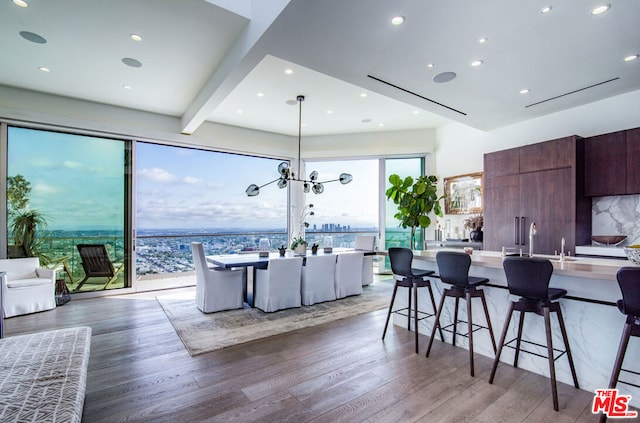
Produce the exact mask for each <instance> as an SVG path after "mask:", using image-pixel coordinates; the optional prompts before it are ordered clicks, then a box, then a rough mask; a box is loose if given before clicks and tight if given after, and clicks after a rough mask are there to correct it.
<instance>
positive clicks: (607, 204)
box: [591, 195, 640, 245]
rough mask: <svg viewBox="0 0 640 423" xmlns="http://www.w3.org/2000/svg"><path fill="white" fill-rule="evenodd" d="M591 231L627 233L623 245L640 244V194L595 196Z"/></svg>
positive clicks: (601, 233)
mask: <svg viewBox="0 0 640 423" xmlns="http://www.w3.org/2000/svg"><path fill="white" fill-rule="evenodd" d="M591 210H592V219H591V233H592V234H593V235H626V236H627V239H626V240H625V241H624V242H623V243H622V244H621V245H631V244H640V195H618V196H611V197H594V198H593V200H592V206H591Z"/></svg>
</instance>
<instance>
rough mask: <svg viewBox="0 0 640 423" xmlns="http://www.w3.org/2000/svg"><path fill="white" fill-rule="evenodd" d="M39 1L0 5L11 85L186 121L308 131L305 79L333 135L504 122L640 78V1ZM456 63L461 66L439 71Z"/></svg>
mask: <svg viewBox="0 0 640 423" xmlns="http://www.w3.org/2000/svg"><path fill="white" fill-rule="evenodd" d="M26 1H27V2H28V4H29V7H26V8H21V7H18V6H15V5H14V4H13V2H12V1H11V0H3V2H2V3H1V4H0V52H2V61H1V62H0V84H2V85H8V86H15V87H19V88H24V89H29V90H34V91H41V92H46V93H51V94H57V95H62V96H68V97H72V98H78V99H84V100H90V101H94V102H98V103H105V104H110V105H116V106H121V107H126V108H132V109H140V110H146V111H151V112H154V113H160V114H166V115H171V116H176V117H180V118H181V119H182V128H181V129H182V132H185V133H192V132H194V131H197V128H198V127H199V126H200V125H201V124H202V122H204V121H205V120H208V121H212V122H219V123H225V124H230V125H236V126H241V127H247V128H254V129H259V130H264V131H269V132H275V133H282V134H289V135H294V134H297V130H298V121H297V117H298V108H297V106H296V105H294V106H292V105H288V104H287V101H288V100H295V98H296V96H297V95H299V94H302V95H305V97H306V101H305V102H304V103H303V122H304V125H305V126H304V128H303V132H304V133H305V134H307V135H318V134H335V133H354V132H369V131H387V130H402V129H419V128H435V127H438V126H440V125H442V124H445V123H447V122H450V121H458V122H461V123H464V124H467V125H470V126H473V127H476V128H479V129H483V130H489V129H493V128H497V127H501V126H505V125H509V124H512V123H516V122H519V121H523V120H527V119H531V118H534V117H537V116H541V115H544V114H548V113H553V112H556V111H560V110H563V109H567V108H572V107H576V106H579V105H582V104H586V103H589V102H592V101H595V100H600V99H603V98H606V97H610V96H613V95H618V94H622V93H625V92H629V91H634V90H638V89H640V59H638V60H635V61H632V62H624V61H623V58H624V57H625V56H628V55H631V54H638V53H640V25H638V24H637V20H638V17H640V1H637V0H618V1H615V0H606V1H608V2H609V3H610V4H611V6H612V7H611V9H610V10H609V11H607V12H606V13H604V14H602V15H599V16H592V15H591V14H590V10H591V9H592V8H593V7H595V6H596V5H598V4H601V3H602V2H598V1H593V0H550V1H549V2H543V1H537V0H529V1H513V0H492V1H490V2H480V1H477V0H457V1H437V0H431V1H429V0H421V1H416V0H395V1H388V0H348V1H346V0H322V1H311V0H208V1H205V0H153V1H152V0H109V1H98V0H84V1H77V0H56V1H51V0H26ZM545 5H551V6H552V7H553V8H552V10H551V12H550V13H547V14H542V13H540V9H541V8H542V7H543V6H545ZM396 15H402V16H404V17H405V18H406V21H405V23H404V24H403V25H401V26H393V25H391V24H390V20H391V18H392V17H393V16H396ZM20 31H30V32H33V33H36V34H39V35H40V36H42V37H44V38H45V39H46V40H47V42H46V44H36V43H33V42H30V41H27V40H25V39H24V38H23V37H21V36H20V35H19V33H20ZM131 33H137V34H140V35H142V37H143V40H142V41H140V42H135V41H132V40H131V39H130V38H129V35H130V34H131ZM480 37H487V39H488V41H487V42H486V43H484V44H482V43H479V42H478V39H479V38H480ZM125 57H128V58H134V59H136V60H138V61H140V62H141V63H142V67H139V68H134V67H129V66H126V65H125V64H123V62H122V59H123V58H125ZM476 59H479V60H482V61H483V64H482V65H481V66H478V67H471V66H470V63H471V62H472V61H473V60H476ZM429 63H433V64H434V67H432V68H429V67H427V64H429ZM39 66H46V67H48V68H49V69H50V70H51V71H50V72H46V73H45V72H42V71H40V70H39V69H38V67H39ZM287 68H289V69H292V70H293V73H292V74H290V75H287V74H285V73H284V70H285V69H287ZM445 71H452V72H456V74H457V77H456V78H455V79H454V80H452V81H451V82H448V83H441V84H438V83H435V82H433V80H432V78H433V77H434V76H435V75H436V74H438V73H440V72H445ZM372 77H374V78H372ZM381 80H383V81H386V83H385V82H381ZM123 85H129V86H131V89H130V90H126V89H123ZM523 88H529V89H530V90H531V92H530V93H528V94H524V95H523V94H520V93H519V91H520V90H521V89H523ZM258 92H260V93H263V94H264V95H263V96H261V97H258V95H257V93H258ZM363 93H366V94H367V96H366V97H362V96H361V95H362V94H363ZM565 94H566V95H565ZM545 100H548V101H545ZM539 102H541V103H539ZM536 103H539V104H536ZM6 104H10V99H0V105H6ZM328 111H331V112H332V113H328Z"/></svg>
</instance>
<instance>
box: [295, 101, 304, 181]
mask: <svg viewBox="0 0 640 423" xmlns="http://www.w3.org/2000/svg"><path fill="white" fill-rule="evenodd" d="M296 99H297V100H298V179H300V175H301V173H300V162H301V161H302V160H301V159H300V150H301V148H302V102H303V101H304V96H303V95H299V96H298V97H297V98H296Z"/></svg>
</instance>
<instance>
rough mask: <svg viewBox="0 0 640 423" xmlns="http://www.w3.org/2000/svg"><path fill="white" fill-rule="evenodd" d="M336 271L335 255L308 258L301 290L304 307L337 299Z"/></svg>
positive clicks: (304, 267)
mask: <svg viewBox="0 0 640 423" xmlns="http://www.w3.org/2000/svg"><path fill="white" fill-rule="evenodd" d="M335 271H336V256H335V255H333V254H327V255H321V256H307V261H306V264H305V265H304V266H303V267H302V285H301V288H300V292H301V294H302V304H303V305H313V304H315V303H321V302H323V301H333V300H335V299H336V290H335V287H334V279H335Z"/></svg>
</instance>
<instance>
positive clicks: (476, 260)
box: [413, 250, 634, 305]
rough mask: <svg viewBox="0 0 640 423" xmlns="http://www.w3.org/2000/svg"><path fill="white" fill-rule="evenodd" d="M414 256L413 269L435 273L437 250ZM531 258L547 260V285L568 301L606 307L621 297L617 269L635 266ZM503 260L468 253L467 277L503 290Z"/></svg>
mask: <svg viewBox="0 0 640 423" xmlns="http://www.w3.org/2000/svg"><path fill="white" fill-rule="evenodd" d="M439 251H442V250H439ZM452 251H460V250H452ZM413 253H414V260H415V262H414V266H415V267H417V268H424V269H429V270H435V271H436V272H437V266H436V264H435V260H436V253H437V251H435V250H433V251H431V250H426V251H414V252H413ZM534 257H538V258H547V259H550V261H551V263H552V264H553V275H552V277H551V282H550V286H551V287H554V288H562V289H566V290H567V291H568V293H569V294H568V297H567V298H568V299H571V300H581V301H588V302H599V303H605V304H607V305H614V304H615V302H616V301H617V300H618V299H620V298H621V296H622V294H621V292H620V288H619V287H618V283H617V280H616V272H617V271H618V269H619V268H620V267H623V266H634V264H633V263H631V262H630V261H628V260H619V259H601V258H591V257H570V258H567V259H566V260H565V261H564V262H562V261H560V259H559V257H558V256H546V255H535V254H534ZM503 259H504V257H502V255H501V253H499V252H495V251H474V252H473V254H471V270H470V274H473V275H478V276H484V277H488V278H489V279H490V281H491V282H490V285H491V286H494V287H500V288H505V289H506V288H507V280H506V277H505V275H504V270H503V268H502V261H503ZM496 270H498V271H497V272H496Z"/></svg>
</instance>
